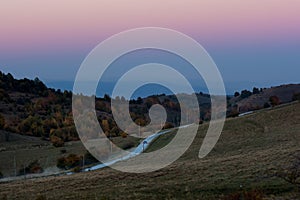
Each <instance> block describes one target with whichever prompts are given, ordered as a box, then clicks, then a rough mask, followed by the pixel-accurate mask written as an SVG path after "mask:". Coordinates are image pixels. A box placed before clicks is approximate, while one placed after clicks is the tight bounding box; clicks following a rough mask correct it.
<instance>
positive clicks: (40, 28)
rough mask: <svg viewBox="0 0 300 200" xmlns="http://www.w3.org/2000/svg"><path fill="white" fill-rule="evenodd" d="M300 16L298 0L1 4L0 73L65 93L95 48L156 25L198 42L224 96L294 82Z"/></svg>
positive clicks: (299, 69)
mask: <svg viewBox="0 0 300 200" xmlns="http://www.w3.org/2000/svg"><path fill="white" fill-rule="evenodd" d="M299 10H300V1H299V0H286V1H282V0H263V1H261V0H251V1H240V0H226V1H219V0H199V1H196V0H184V1H183V0H180V1H179V0H164V1H161V0H151V1H146V0H103V1H100V0H99V1H96V0H93V1H83V0H78V1H74V0H64V1H58V0H51V1H48V0H45V1H37V0H23V1H18V0H2V1H1V2H0V70H1V71H4V72H6V73H7V72H10V73H12V74H13V75H14V76H15V77H16V78H24V77H27V78H34V77H39V78H40V79H41V80H42V81H44V82H46V83H47V85H50V86H54V87H62V89H65V88H66V87H68V88H67V89H70V87H71V86H70V85H67V84H66V82H68V83H71V82H72V81H73V80H74V78H75V76H76V73H77V70H78V69H79V67H80V64H81V63H82V62H83V60H84V58H85V57H86V56H87V55H88V53H89V52H90V51H91V50H92V49H93V48H94V47H95V46H96V45H97V44H98V43H100V42H101V41H103V40H105V39H106V38H108V37H110V36H111V35H113V34H117V33H119V32H121V31H125V30H128V29H132V28H138V27H148V26H155V27H164V28H170V29H174V30H177V31H180V32H182V33H184V34H186V35H189V36H190V37H192V38H194V39H195V40H196V41H198V42H199V43H200V44H201V45H202V46H203V47H204V48H205V49H206V50H207V52H208V53H209V54H210V56H211V57H212V58H213V60H214V61H215V63H216V64H217V66H218V68H219V70H220V72H221V75H222V77H223V79H224V81H225V86H226V89H227V90H228V93H233V91H236V90H241V89H244V88H248V89H251V88H252V87H253V86H257V87H268V86H274V85H280V84H286V83H299V82H300V81H299V80H300V79H299V74H300V20H299V19H300V14H299Z"/></svg>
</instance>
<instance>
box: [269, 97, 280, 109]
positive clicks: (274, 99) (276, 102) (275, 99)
mask: <svg viewBox="0 0 300 200" xmlns="http://www.w3.org/2000/svg"><path fill="white" fill-rule="evenodd" d="M269 101H270V103H271V105H272V107H275V106H277V105H279V104H280V100H279V98H278V97H277V96H275V95H274V96H270V99H269Z"/></svg>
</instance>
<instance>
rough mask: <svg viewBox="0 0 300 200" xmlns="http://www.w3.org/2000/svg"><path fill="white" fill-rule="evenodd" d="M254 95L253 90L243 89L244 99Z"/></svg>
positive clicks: (242, 95)
mask: <svg viewBox="0 0 300 200" xmlns="http://www.w3.org/2000/svg"><path fill="white" fill-rule="evenodd" d="M251 95H252V92H250V91H248V90H243V91H242V93H241V97H242V98H243V99H244V98H247V97H250V96H251Z"/></svg>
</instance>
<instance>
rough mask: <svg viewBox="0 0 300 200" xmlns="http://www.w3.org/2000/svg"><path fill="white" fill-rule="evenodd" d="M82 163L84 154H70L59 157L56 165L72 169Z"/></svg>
mask: <svg viewBox="0 0 300 200" xmlns="http://www.w3.org/2000/svg"><path fill="white" fill-rule="evenodd" d="M81 164H82V156H78V155H75V154H70V155H68V156H67V157H61V158H59V159H57V163H56V166H57V167H58V168H60V169H72V168H74V167H77V166H80V165H81Z"/></svg>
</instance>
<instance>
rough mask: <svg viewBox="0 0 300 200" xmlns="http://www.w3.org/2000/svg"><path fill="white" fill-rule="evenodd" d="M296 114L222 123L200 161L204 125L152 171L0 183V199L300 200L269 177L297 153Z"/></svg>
mask: <svg viewBox="0 0 300 200" xmlns="http://www.w3.org/2000/svg"><path fill="white" fill-rule="evenodd" d="M299 113H300V103H294V104H291V105H288V106H281V107H278V108H273V109H269V110H262V111H259V112H257V113H253V114H250V115H247V116H243V117H239V118H233V119H228V120H227V121H226V124H225V127H224V130H223V133H222V135H221V138H220V140H219V142H218V143H217V145H216V147H215V148H214V150H213V151H212V152H211V153H210V154H209V155H208V156H207V157H205V158H204V159H199V158H198V152H199V148H200V146H201V142H202V139H203V137H204V135H205V131H206V129H207V124H204V125H202V126H201V127H200V128H199V131H198V134H197V136H196V139H195V141H194V142H193V144H192V145H191V147H190V148H189V149H188V151H187V152H186V153H185V154H184V155H183V156H182V157H181V158H180V159H179V160H177V161H176V162H175V163H173V164H171V165H170V166H168V167H166V168H164V169H161V170H158V171H156V172H152V173H145V174H130V173H123V172H118V171H115V170H113V169H110V168H105V169H101V170H98V171H92V172H85V173H78V174H74V175H70V176H51V177H43V178H37V179H29V180H26V181H24V180H20V181H13V182H6V183H0V188H1V190H0V199H1V198H2V199H156V200H157V199H234V198H233V196H234V195H233V194H236V193H238V192H243V191H247V192H250V193H251V191H252V193H257V194H259V195H256V196H257V198H256V199H278V200H279V199H280V200H281V199H300V197H299V196H300V193H299V192H298V191H297V188H295V186H293V185H291V184H288V183H286V182H284V181H283V180H281V179H279V178H277V177H271V176H269V172H270V171H272V170H274V169H275V170H276V169H277V168H278V167H279V166H284V165H288V164H289V163H288V162H289V161H288V160H289V159H290V158H291V157H292V156H293V155H295V154H300V114H299ZM187 131H188V129H187ZM172 136H173V133H169V134H166V135H163V136H161V137H160V138H158V139H157V140H155V141H154V142H153V144H152V145H151V146H150V147H149V149H148V151H152V150H155V149H157V148H161V147H162V146H164V145H165V144H166V143H167V142H168V141H169V140H170V139H171V138H172ZM49 155H50V154H49ZM1 165H2V160H1ZM236 199H237V198H236Z"/></svg>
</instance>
